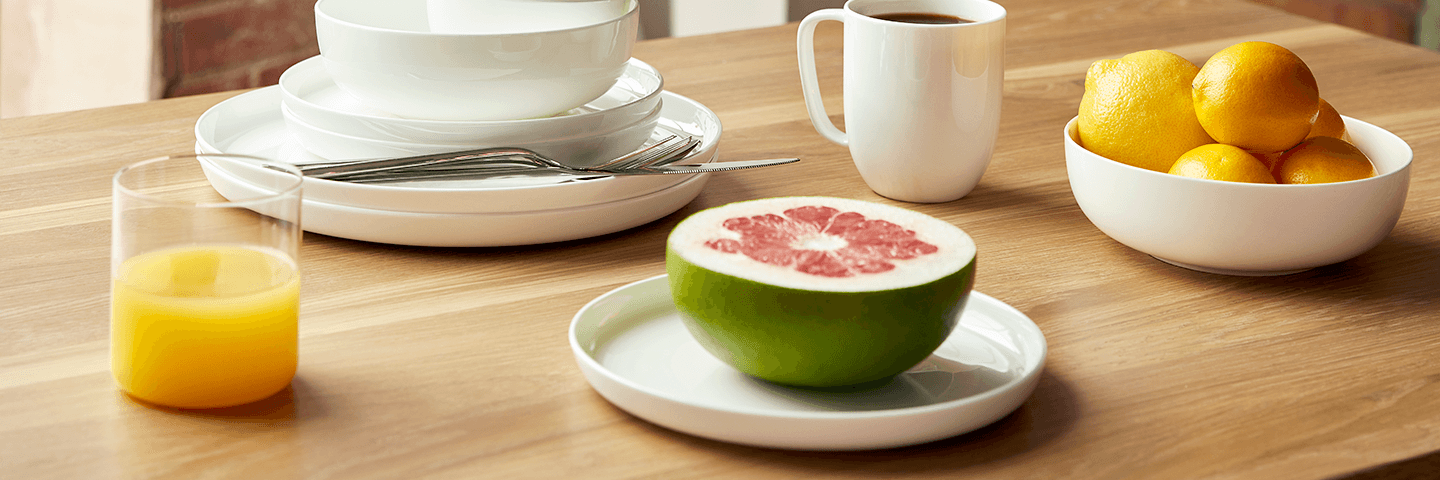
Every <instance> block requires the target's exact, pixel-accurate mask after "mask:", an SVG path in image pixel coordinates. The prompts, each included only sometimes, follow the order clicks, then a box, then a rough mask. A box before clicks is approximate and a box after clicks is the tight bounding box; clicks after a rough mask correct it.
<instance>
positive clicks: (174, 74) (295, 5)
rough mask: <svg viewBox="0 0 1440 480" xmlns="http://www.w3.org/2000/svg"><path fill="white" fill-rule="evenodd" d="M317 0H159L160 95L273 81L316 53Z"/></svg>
mask: <svg viewBox="0 0 1440 480" xmlns="http://www.w3.org/2000/svg"><path fill="white" fill-rule="evenodd" d="M314 7H315V0H158V1H157V3H156V9H157V10H158V11H157V15H158V16H157V18H158V20H159V22H160V43H159V48H158V52H156V53H157V55H159V57H160V58H159V59H158V61H159V62H160V65H161V67H162V68H161V75H162V77H163V79H162V82H163V84H164V87H163V95H164V96H165V97H178V96H183V95H194V94H198V93H209V92H218V91H224V90H234V89H239V88H252V87H260V86H265V85H274V84H275V83H276V82H278V81H279V79H280V74H281V73H283V72H284V71H285V69H286V68H289V67H290V66H291V65H294V64H295V63H296V62H299V61H301V60H304V59H306V58H309V57H311V56H314V55H318V54H319V53H320V49H319V47H318V45H317V44H316V41H315V13H314Z"/></svg>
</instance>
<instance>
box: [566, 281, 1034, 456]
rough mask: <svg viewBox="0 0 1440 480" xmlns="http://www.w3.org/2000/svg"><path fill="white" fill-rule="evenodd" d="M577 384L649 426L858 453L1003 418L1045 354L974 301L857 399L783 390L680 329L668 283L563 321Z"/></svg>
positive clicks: (983, 302) (1028, 326)
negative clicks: (917, 354) (923, 350)
mask: <svg viewBox="0 0 1440 480" xmlns="http://www.w3.org/2000/svg"><path fill="white" fill-rule="evenodd" d="M570 350H571V352H572V353H574V355H575V362H576V363H577V364H578V365H579V367H580V372H581V373H583V374H584V375H585V380H586V381H588V382H590V386H591V387H594V388H595V391H596V392H599V393H600V395H601V396H603V397H605V399H606V400H609V401H610V403H613V404H615V406H617V407H620V408H621V409H624V410H625V411H627V412H630V413H631V414H633V415H635V416H637V417H640V418H642V419H645V420H647V421H650V422H654V423H655V424H657V425H660V426H663V427H666V428H670V429H674V430H677V431H680V432H685V433H688V434H691V435H697V436H701V437H705V438H711V439H715V440H719V441H723V442H732V443H739V444H744V445H754V446H759V447H766V448H786V449H799V450H865V449H879V448H894V447H900V446H905V445H914V444H918V443H925V442H929V441H934V440H939V439H942V438H947V437H952V436H955V435H960V434H963V433H965V432H969V431H971V430H974V429H976V428H980V427H982V426H985V425H987V424H989V423H991V422H994V421H996V420H999V419H1001V418H1003V417H1005V416H1006V415H1007V414H1009V413H1010V412H1012V411H1014V410H1015V409H1016V408H1018V407H1019V406H1020V405H1021V404H1022V403H1024V402H1025V399H1026V398H1029V397H1030V394H1031V393H1032V392H1033V391H1034V390H1035V387H1036V385H1038V384H1039V382H1040V374H1041V372H1042V371H1043V370H1044V366H1045V358H1046V355H1047V351H1048V346H1047V343H1046V341H1045V335H1044V334H1043V333H1041V332H1040V329H1039V328H1038V327H1036V326H1035V323H1034V322H1032V321H1031V320H1030V318H1028V317H1026V316H1025V314H1024V313H1021V312H1020V311H1019V310H1016V309H1015V308H1014V307H1011V306H1010V305H1007V304H1005V303H1004V302H1001V301H999V300H996V299H995V298H993V297H990V296H988V295H985V294H983V293H980V292H972V293H971V295H970V301H969V302H967V303H966V305H965V311H964V313H962V314H961V315H960V318H958V319H957V325H956V327H955V329H954V330H953V331H952V332H951V333H950V336H949V337H948V338H946V340H945V343H944V344H942V345H941V346H940V348H938V349H936V350H935V353H934V354H932V355H931V356H930V357H929V358H927V359H925V360H924V361H922V362H920V364H919V365H916V366H915V367H914V368H911V369H910V370H909V371H907V372H905V373H902V374H900V375H897V376H896V377H895V378H893V379H892V380H890V381H888V382H877V383H880V384H879V385H873V387H872V388H867V389H865V390H859V391H843V390H816V389H806V388H796V387H787V386H782V385H777V384H772V383H769V382H765V381H763V380H758V379H755V378H753V377H750V376H747V375H745V374H743V373H740V372H739V371H737V370H735V369H734V368H731V367H730V366H729V365H727V364H725V363H723V362H721V361H720V360H718V359H716V358H715V357H714V356H712V355H710V353H709V352H707V351H705V349H704V348H702V347H701V346H700V344H699V343H698V342H696V341H695V338H694V337H693V336H692V335H690V332H689V331H688V330H686V328H685V325H684V322H683V321H682V320H681V319H680V313H679V312H678V311H676V310H675V302H674V300H673V299H672V298H671V296H670V287H669V283H668V282H667V281H666V276H665V275H660V276H657V277H651V278H649V279H646V280H641V281H639V282H635V283H631V284H629V285H625V286H623V287H620V288H617V289H615V290H612V291H610V292H609V293H606V294H604V295H601V296H600V297H599V298H596V299H595V300H592V301H591V302H590V303H588V304H586V305H585V307H584V308H581V309H580V311H579V312H577V313H576V314H575V319H574V320H572V321H571V322H570Z"/></svg>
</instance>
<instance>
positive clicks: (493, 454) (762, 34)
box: [0, 0, 1440, 479]
mask: <svg viewBox="0 0 1440 480" xmlns="http://www.w3.org/2000/svg"><path fill="white" fill-rule="evenodd" d="M1005 3H1006V6H1007V7H1008V8H1009V10H1010V18H1009V41H1008V47H1009V48H1008V53H1007V55H1008V58H1007V64H1008V69H1007V73H1006V80H1007V82H1006V91H1005V106H1004V117H1003V126H1002V128H1001V134H1000V139H999V142H998V145H997V150H996V153H995V157H994V161H993V162H992V164H991V166H990V169H989V172H988V173H987V175H986V176H985V178H984V180H983V181H982V182H981V184H980V186H979V187H978V188H977V189H976V190H975V191H974V193H972V194H970V195H969V196H968V197H966V198H964V199H961V200H958V201H954V202H950V203H945V204H935V205H914V204H910V205H904V206H906V207H909V208H913V209H915V210H918V211H921V212H925V213H928V214H931V215H934V216H937V217H940V218H943V219H946V220H949V221H951V222H954V223H955V224H957V225H960V226H961V227H963V228H965V229H966V230H967V231H968V232H969V233H970V234H971V235H972V236H973V237H974V238H975V240H976V242H977V243H978V244H979V246H980V252H981V253H980V255H981V257H982V258H983V261H982V263H981V265H982V267H981V270H980V275H979V279H978V282H977V285H976V288H977V290H979V291H982V292H985V293H988V294H990V295H992V296H995V297H997V298H999V299H1000V300H1002V301H1005V302H1008V303H1009V304H1011V305H1013V306H1015V307H1017V308H1019V309H1020V310H1021V311H1023V312H1025V313H1026V314H1028V315H1029V316H1030V317H1031V318H1032V319H1034V321H1035V322H1036V323H1037V324H1039V326H1040V327H1041V329H1042V330H1043V331H1044V332H1045V334H1046V336H1047V338H1048V340H1049V342H1050V357H1049V361H1048V363H1047V365H1046V370H1045V374H1044V376H1043V378H1042V379H1041V381H1040V385H1039V388H1038V389H1037V390H1036V392H1035V394H1034V396H1033V397H1032V398H1031V399H1030V400H1029V401H1028V402H1027V403H1025V404H1024V405H1023V406H1022V407H1021V408H1020V409H1019V410H1018V411H1017V412H1015V413H1014V414H1012V415H1010V416H1008V417H1006V418H1004V419H1002V420H1000V421H999V422H998V423H996V424H994V425H992V426H989V427H986V428H983V429H981V430H978V431H976V432H973V433H970V434H967V435H963V436H960V437H957V438H952V439H948V440H943V441H939V442H936V443H932V444H927V445H921V446H916V447H910V448H902V449H897V450H889V451H880V452H855V453H804V452H789V451H778V450H764V449H755V448H747V447H740V446H734V445H728V444H722V443H717V442H712V441H709V440H704V439H700V438H695V437H691V436H687V435H684V434H679V433H675V432H671V431H668V430H665V429H663V428H660V427H656V426H654V425H651V424H648V423H646V422H644V421H641V420H638V419H637V418H635V417H632V416H630V415H628V414H626V413H624V412H622V411H620V410H618V409H617V408H615V407H613V406H611V405H610V404H609V403H607V402H606V401H605V400H603V399H602V398H601V397H600V396H599V395H597V394H596V393H594V391H592V390H591V388H590V387H589V385H588V384H586V382H585V380H584V379H583V378H581V375H580V372H579V370H578V369H577V368H576V365H575V363H574V360H573V358H572V357H571V353H570V350H569V346H568V344H567V343H566V335H565V333H566V327H567V325H568V323H569V322H570V319H571V317H572V315H573V314H574V313H575V312H576V311H577V310H578V309H579V308H580V307H581V306H582V305H583V304H584V303H585V302H587V301H589V300H590V299H592V298H594V297H596V296H598V295H600V294H602V293H604V292H606V291H608V290H610V289H613V288H615V287H617V286H620V285H622V284H625V283H629V282H632V281H635V280H639V279H643V278H647V277H650V276H652V275H656V274H659V273H663V271H664V270H663V263H664V257H663V241H664V239H665V236H666V234H667V233H668V232H669V230H670V228H671V227H673V226H674V225H675V223H676V222H678V221H679V220H680V219H681V218H684V217H685V216H686V215H688V214H690V213H693V212H695V211H698V210H700V209H703V208H707V207H712V206H716V205H721V204H724V203H727V202H732V201H737V200H746V199H753V198H760V197H769V196H780V195H832V196H840V197H849V198H857V199H863V200H871V201H877V202H883V203H892V204H895V203H897V202H893V201H890V200H887V199H884V198H881V197H878V196H876V195H875V194H873V193H872V192H870V190H869V189H867V188H866V187H865V186H864V184H863V183H862V182H861V180H860V177H859V176H858V174H857V173H856V171H855V169H854V167H853V166H852V165H851V163H850V160H849V155H848V153H847V152H846V150H844V149H843V148H841V147H838V146H836V145H833V144H831V143H829V142H827V141H825V140H824V139H822V138H821V137H820V136H819V135H818V134H816V133H815V131H814V130H813V128H812V127H811V125H810V122H809V120H808V119H807V118H806V113H805V109H804V107H803V105H802V102H801V96H800V89H799V79H798V74H797V69H796V60H795V46H794V45H795V40H794V39H795V26H794V25H793V24H792V25H787V26H781V27H775V28H767V29H761V30H752V31H743V32H734V33H726V34H720V35H712V36H702V37H692V38H681V39H663V40H656V41H649V42H643V43H641V44H640V45H638V46H637V48H636V51H635V55H636V57H638V58H640V59H643V60H645V61H647V62H650V63H651V64H653V65H655V66H656V67H658V68H659V69H660V70H661V71H662V72H664V73H665V75H666V80H667V87H668V88H669V89H671V90H672V91H675V92H677V93H680V94H683V95H686V96H689V97H691V98H694V99H696V100H699V101H701V102H703V103H705V104H706V105H708V106H710V107H711V108H712V109H713V110H715V111H716V112H717V113H718V114H719V116H720V118H721V119H722V121H723V122H724V125H725V133H724V139H723V142H722V148H721V151H722V158H723V159H728V160H739V159H749V158H762V157H773V156H799V157H802V158H803V159H804V163H802V165H805V167H804V168H805V170H803V173H802V171H801V170H799V169H796V168H793V167H780V168H791V170H788V171H787V170H780V169H775V170H760V171H748V172H732V173H727V174H720V175H716V176H715V177H714V178H712V179H711V181H710V184H709V185H708V186H707V187H706V189H705V191H704V193H702V194H701V195H700V197H699V198H697V199H696V200H695V201H694V202H692V203H691V204H690V205H689V206H687V207H685V208H684V209H682V210H681V211H679V212H677V213H675V214H674V215H671V216H669V217H666V218H664V219H663V220H660V221H657V222H654V223H652V224H650V225H646V226H643V227H639V228H636V229H633V230H630V231H626V232H622V233H618V234H613V235H608V236H604V237H600V238H594V239H589V240H585V241H576V242H569V243H563V244H555V245H539V246H532V247H520V248H493V249H429V248H410V247H400V246H389V245H378V244H370V243H363V242H356V241H349V240H343V239H337V238H329V237H325V236H320V235H309V236H307V238H306V243H305V246H304V248H303V250H302V266H303V268H304V270H305V274H306V276H305V284H304V290H303V304H302V310H303V314H302V326H301V332H300V333H301V363H300V371H299V375H298V377H297V379H296V380H295V382H294V384H293V386H292V388H291V389H290V390H288V391H287V392H285V393H282V394H281V395H279V396H277V397H275V398H272V399H270V400H266V401H262V402H261V403H259V404H255V405H250V406H246V407H237V408H233V409H228V410H222V411H215V412H188V413H184V412H171V411H162V410H157V409H152V408H148V407H145V406H141V405H140V404H137V403H136V402H134V401H132V400H130V399H128V398H127V397H125V396H124V395H122V394H120V393H118V392H117V391H116V388H115V386H114V385H113V382H112V380H111V379H110V375H109V372H108V365H107V353H106V352H107V348H108V347H107V322H108V320H107V318H108V307H107V302H108V295H109V291H108V273H107V272H108V256H109V250H108V245H109V225H110V224H109V222H110V208H109V205H110V197H109V195H110V187H109V185H110V184H109V182H110V177H111V175H112V173H113V172H114V171H115V170H116V169H117V168H118V167H120V166H121V165H122V164H125V163H129V162H131V161H134V160H137V159H141V158H147V157H151V156H155V155H159V154H168V153H179V152H186V151H188V150H190V148H191V144H192V142H193V136H192V131H191V127H192V125H193V124H194V122H195V119H196V118H197V117H198V116H199V115H200V114H201V113H202V112H203V111H205V109H207V108H209V107H210V106H211V105H214V104H215V103H217V102H219V101H220V100H222V99H224V98H227V97H229V96H232V95H234V94H235V93H237V92H230V93H225V94H216V95H206V96H198V97H189V98H181V99H174V100H164V101H157V102H150V103H146V104H140V105H130V106H122V107H115V108H106V109H99V110H90V111H81V112H74V113H64V114H56V115H46V116H37V117H24V118H18V119H11V120H6V121H4V122H3V123H0V126H3V132H4V133H3V139H0V185H3V187H0V246H3V251H0V259H3V261H0V278H4V279H6V280H7V281H6V282H5V283H4V284H0V331H3V332H4V334H3V336H0V477H3V478H157V477H159V478H200V477H204V478H221V477H231V478H233V477H241V478H244V477H249V478H290V477H318V478H409V477H417V476H427V477H428V476H433V477H451V478H635V477H645V478H709V477H730V478H808V477H846V478H852V477H865V478H960V477H964V478H982V477H983V478H1007V479H1009V478H1046V479H1048V478H1201V477H1203V478H1265V479H1269V478H1324V477H1332V476H1337V475H1351V474H1354V473H1355V472H1362V471H1365V470H1367V469H1373V468H1375V467H1377V466H1385V465H1386V464H1390V463H1392V462H1399V461H1404V462H1405V463H1401V464H1399V465H1398V466H1391V467H1386V468H1388V470H1387V469H1385V468H1382V469H1381V470H1377V471H1371V472H1369V473H1362V474H1360V477H1362V478H1370V477H1375V476H1377V475H1378V476H1384V475H1386V472H1390V473H1394V472H1398V471H1410V472H1412V473H1419V474H1420V475H1426V476H1427V477H1426V478H1433V477H1428V475H1435V472H1436V471H1437V470H1440V462H1437V461H1436V458H1437V455H1436V454H1435V452H1437V451H1440V313H1437V312H1440V310H1437V308H1440V301H1437V300H1440V291H1437V288H1440V167H1436V165H1435V163H1434V161H1435V159H1437V158H1440V54H1436V53H1435V52H1432V51H1426V50H1422V49H1419V48H1416V47H1412V46H1409V45H1404V44H1400V43H1395V42H1392V41H1389V40H1384V39H1380V38H1377V37H1372V36H1367V35H1365V34H1361V33H1358V32H1356V31H1353V30H1348V29H1345V28H1341V27H1336V26H1331V25H1326V24H1320V23H1317V22H1314V21H1311V20H1307V19H1303V18H1300V17H1295V16H1291V15H1287V14H1284V13H1281V12H1279V11H1277V10H1272V9H1268V8H1264V7H1259V6H1255V5H1253V4H1249V3H1245V2H1240V1H1233V0H1198V1H1195V0H1191V1H1183V2H1182V1H1136V0H1127V1H1123V2H1110V1H1098V0H1096V1H1079V0H1029V1H1020V0H1016V1H1008V2H1005ZM1244 40H1265V41H1271V42H1275V43H1278V44H1281V45H1284V46H1286V47H1289V48H1290V49H1292V50H1294V51H1295V52H1296V53H1298V54H1299V55H1300V56H1301V57H1303V58H1304V59H1305V60H1306V61H1307V62H1308V63H1309V65H1310V67H1311V68H1312V69H1313V70H1314V72H1315V74H1316V76H1317V77H1318V78H1319V81H1320V88H1321V93H1322V95H1323V96H1324V97H1325V98H1326V99H1327V100H1329V101H1330V102H1331V103H1332V104H1334V105H1336V106H1337V108H1339V109H1340V111H1341V112H1342V113H1344V114H1347V115H1350V116H1354V117H1357V118H1360V119H1363V120H1367V121H1369V122H1372V123H1375V124H1378V125H1380V126H1382V127H1385V128H1387V129H1389V130H1391V131H1392V132H1394V133H1396V134H1398V135H1399V136H1400V137H1402V138H1404V139H1405V140H1407V141H1408V142H1409V143H1410V145H1411V146H1412V147H1413V148H1414V150H1415V159H1416V160H1415V163H1414V167H1413V182H1412V184H1411V187H1410V196H1409V201H1408V202H1407V205H1406V208H1405V211H1404V214H1403V215H1402V216H1401V218H1400V223H1399V225H1398V226H1396V227H1395V229H1394V231H1393V232H1392V233H1391V235H1390V236H1389V238H1387V239H1386V240H1385V241H1384V242H1383V243H1381V244H1380V246H1378V247H1376V248H1375V249H1374V250H1372V251H1370V252H1369V253H1366V254H1364V255H1361V256H1360V257H1358V258H1355V259H1353V260H1350V261H1347V262H1344V263H1341V264H1338V265H1333V266H1328V267H1323V268H1319V269H1315V270H1312V271H1309V272H1305V273H1301V274H1297V275H1290V276H1284V277H1273V278H1243V277H1228V276H1218V275H1211V274H1204V273H1198V272H1193V271H1189V270H1183V269H1180V268H1176V267H1172V266H1169V265H1166V264H1163V263H1160V262H1158V261H1156V260H1154V259H1152V258H1150V257H1148V256H1146V255H1144V254H1141V253H1139V252H1136V251H1134V250H1131V249H1130V248H1127V247H1125V246H1123V245H1120V244H1119V243H1116V242H1115V241H1113V240H1111V239H1110V238H1108V237H1106V236H1105V235H1104V234H1102V233H1101V232H1100V231H1098V230H1096V229H1095V227H1094V226H1092V225H1091V224H1090V222H1089V221H1087V220H1086V219H1085V217H1084V215H1083V214H1082V213H1081V212H1080V210H1079V209H1078V208H1077V207H1076V204H1075V200H1074V198H1073V197H1072V196H1071V194H1070V191H1069V187H1068V183H1067V180H1066V175H1065V167H1064V161H1063V153H1062V148H1061V129H1062V126H1063V125H1064V124H1065V122H1066V121H1067V120H1068V119H1070V118H1071V117H1072V116H1074V115H1075V110H1076V106H1077V104H1078V102H1079V99H1080V95H1081V92H1082V89H1083V78H1084V73H1085V70H1086V68H1087V67H1088V66H1089V65H1090V63H1091V62H1093V61H1095V60H1098V59H1102V58H1118V57H1119V56H1121V55H1123V54H1125V53H1129V52H1132V51H1136V50H1142V49H1150V48H1163V49H1167V50H1170V51H1173V52H1176V53H1178V54H1180V55H1183V56H1185V57H1187V58H1189V59H1191V60H1192V61H1194V62H1196V63H1197V64H1198V63H1201V62H1203V61H1204V60H1205V59H1206V58H1207V57H1208V56H1209V55H1210V54H1212V53H1214V52H1215V51H1217V50H1219V49H1221V48H1223V47H1225V46H1228V45H1230V44H1233V43H1236V42H1240V41H1244ZM818 44H819V48H820V52H821V53H820V55H819V58H820V61H821V62H822V65H821V68H820V72H821V81H822V84H823V85H825V88H826V90H827V94H828V95H829V96H828V101H829V102H830V104H829V108H830V109H831V112H836V113H837V114H838V112H841V111H842V107H841V102H840V95H839V83H840V55H839V51H840V28H839V27H838V26H836V25H825V26H824V27H823V28H821V31H820V35H819V39H818ZM837 116H838V115H837Z"/></svg>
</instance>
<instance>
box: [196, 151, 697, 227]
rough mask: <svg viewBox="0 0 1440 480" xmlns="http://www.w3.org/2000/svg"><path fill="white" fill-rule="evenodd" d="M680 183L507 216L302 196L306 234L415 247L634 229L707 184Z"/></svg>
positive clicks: (237, 187) (208, 168) (237, 184)
mask: <svg viewBox="0 0 1440 480" xmlns="http://www.w3.org/2000/svg"><path fill="white" fill-rule="evenodd" d="M201 165H202V167H203V168H204V170H205V177H206V178H207V179H208V180H209V181H210V185H211V186H213V187H215V191H216V192H219V193H220V195H221V196H224V197H226V198H231V199H234V198H245V197H251V196H254V195H257V194H261V193H263V191H261V190H259V189H257V188H256V187H255V186H254V184H253V183H250V182H248V181H246V180H245V179H244V178H243V177H242V176H238V175H235V174H234V173H232V172H231V171H230V170H227V169H226V168H225V167H222V166H220V165H217V164H214V163H209V162H204V163H202V164H201ZM674 176H677V177H681V179H682V180H683V181H681V182H680V183H679V184H676V185H673V186H670V187H668V188H663V189H660V190H657V191H655V192H651V193H648V194H645V195H641V196H638V197H631V198H626V199H622V200H615V201H609V202H604V203H596V204H593V205H586V206H580V207H570V208H560V209H551V210H531V211H524V212H512V213H414V212H397V211H389V210H376V209H370V208H362V207H354V206H347V205H336V204H333V203H327V202H324V201H319V200H313V199H311V198H310V197H308V196H306V197H304V198H303V199H302V201H301V212H300V215H301V219H302V220H301V228H303V229H304V230H305V231H307V232H313V233H318V234H321V235H329V236H332V237H340V238H348V239H351V240H361V241H366V242H376V243H389V244H395V245H413V246H420V247H500V246H513V245H535V244H542V243H552V242H563V241H567V240H578V239H582V238H589V237H594V236H598V235H605V234H608V233H614V232H618V231H621V230H626V229H630V228H633V227H638V226H640V225H644V224H646V223H650V222H653V221H655V220H658V219H660V218H662V217H664V216H666V215H669V214H671V213H674V212H675V211H676V210H679V209H680V207H684V206H685V204H687V203H690V201H691V200H694V199H695V196H697V195H699V194H700V191H701V190H702V189H704V188H705V182H707V181H708V180H709V176H708V175H674Z"/></svg>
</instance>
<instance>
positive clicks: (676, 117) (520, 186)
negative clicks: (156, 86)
mask: <svg viewBox="0 0 1440 480" xmlns="http://www.w3.org/2000/svg"><path fill="white" fill-rule="evenodd" d="M662 96H663V97H664V102H662V110H661V113H660V121H659V124H658V125H657V126H656V128H655V131H654V132H653V133H652V138H655V137H663V136H666V135H671V134H676V135H689V136H694V137H696V138H699V139H700V140H701V141H702V143H701V145H700V146H699V147H698V148H697V149H696V151H695V152H693V153H691V155H690V156H688V157H687V158H686V160H684V161H682V162H680V163H687V164H693V163H706V162H710V161H713V160H714V159H715V158H716V156H718V154H719V143H720V136H721V125H720V118H719V117H717V116H716V115H715V113H714V112H712V111H710V109H708V108H706V107H705V106H704V105H702V104H700V103H699V102H696V101H694V100H691V99H689V98H685V97H683V96H680V95H676V94H673V93H670V92H663V93H662ZM195 140H196V151H197V152H201V153H236V154H249V155H255V156H260V157H265V158H274V159H277V160H280V161H283V162H286V163H291V164H296V165H303V164H308V163H317V162H324V161H326V160H325V159H323V158H320V157H318V156H315V155H314V154H312V153H310V152H308V151H306V150H305V149H304V148H303V147H301V146H300V144H299V143H298V142H296V141H295V140H294V138H292V136H291V135H290V132H289V131H288V130H287V129H286V126H285V121H284V120H283V119H282V118H281V113H280V89H279V87H276V86H271V87H265V88H261V89H258V90H255V91H251V92H246V93H242V94H240V95H237V96H235V97H233V98H230V99H227V100H225V101H222V102H220V103H219V104H216V105H215V106H214V107H211V108H210V109H209V110H207V111H206V112H205V113H204V114H202V115H201V116H200V119H199V120H198V121H196V122H195ZM685 178H686V176H684V175H647V176H633V177H612V178H603V179H596V180H587V181H584V182H573V183H557V181H558V180H557V179H556V178H555V177H529V178H526V177H518V178H498V179H486V180H451V181H435V182H426V183H424V184H413V185H412V184H405V185H365V184H357V183H347V182H337V181H332V180H323V179H316V178H306V179H305V197H306V198H307V199H311V200H316V201H320V202H325V203H328V204H335V205H348V206H354V207H361V208H370V209H379V210H391V211H406V212H416V213H508V212H517V211H533V210H552V209H562V208H568V207H577V206H585V205H594V204H597V203H604V202H609V201H615V200H622V199H626V198H631V197H636V196H640V195H645V194H648V193H652V192H655V191H658V190H661V189H664V188H667V187H671V186H674V185H676V184H678V183H680V182H682V181H684V180H685Z"/></svg>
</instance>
